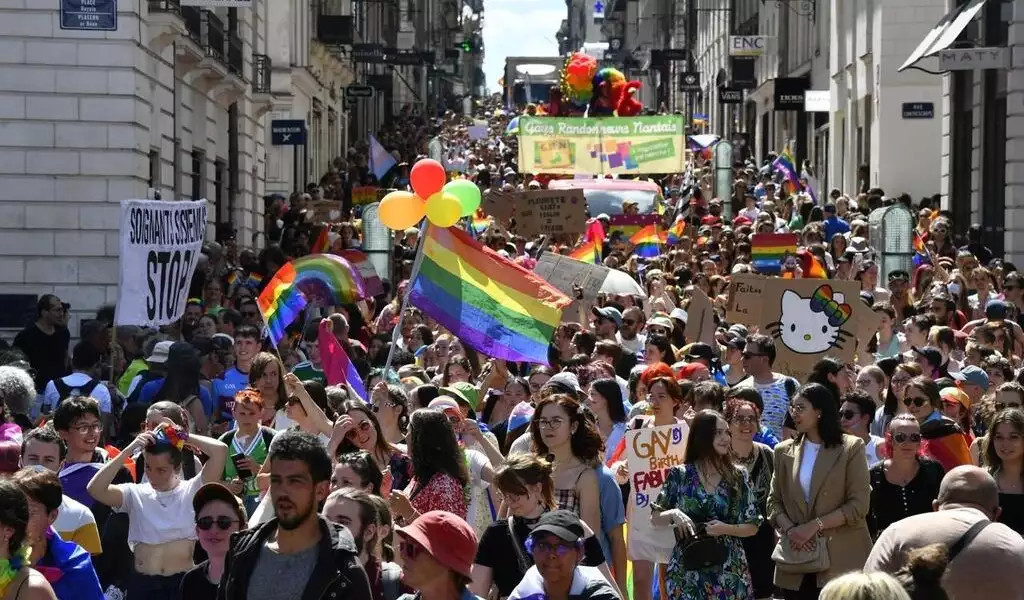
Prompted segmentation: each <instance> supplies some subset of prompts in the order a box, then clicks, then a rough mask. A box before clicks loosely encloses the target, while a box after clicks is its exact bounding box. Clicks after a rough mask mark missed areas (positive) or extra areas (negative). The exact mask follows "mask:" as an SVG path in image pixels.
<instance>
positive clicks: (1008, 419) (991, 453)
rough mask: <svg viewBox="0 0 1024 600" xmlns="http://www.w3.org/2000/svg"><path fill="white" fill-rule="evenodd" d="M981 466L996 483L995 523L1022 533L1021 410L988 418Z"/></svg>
mask: <svg viewBox="0 0 1024 600" xmlns="http://www.w3.org/2000/svg"><path fill="white" fill-rule="evenodd" d="M985 465H986V466H987V467H988V471H989V473H991V474H992V477H993V478H995V480H996V485H997V486H999V508H1000V509H1001V511H1002V512H1001V513H1000V515H999V522H1000V523H1004V524H1005V525H1006V526H1007V527H1009V528H1010V529H1013V530H1014V531H1016V532H1017V533H1020V534H1021V535H1024V533H1022V532H1024V412H1022V411H1021V410H1020V409H1019V408H1007V409H1004V410H1002V411H1000V412H998V413H996V416H995V417H994V418H993V419H992V424H991V428H990V429H989V434H988V441H987V442H986V444H985Z"/></svg>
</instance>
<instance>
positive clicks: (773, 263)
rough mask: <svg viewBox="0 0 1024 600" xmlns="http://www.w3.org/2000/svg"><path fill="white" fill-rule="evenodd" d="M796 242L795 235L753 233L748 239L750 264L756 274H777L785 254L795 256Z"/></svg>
mask: <svg viewBox="0 0 1024 600" xmlns="http://www.w3.org/2000/svg"><path fill="white" fill-rule="evenodd" d="M797 240H798V238H797V234H795V233H755V234H754V235H753V236H751V238H750V258H751V261H750V262H751V264H752V265H754V268H755V269H757V271H758V273H778V272H779V271H781V270H782V259H783V257H785V255H786V253H787V252H788V253H790V254H793V255H794V256H795V255H796V246H797Z"/></svg>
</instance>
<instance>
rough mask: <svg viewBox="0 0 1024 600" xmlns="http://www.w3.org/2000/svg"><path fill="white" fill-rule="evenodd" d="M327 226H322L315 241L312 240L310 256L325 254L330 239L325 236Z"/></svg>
mask: <svg viewBox="0 0 1024 600" xmlns="http://www.w3.org/2000/svg"><path fill="white" fill-rule="evenodd" d="M328 229H330V227H329V226H327V225H324V226H322V227H321V228H320V233H318V234H317V236H316V239H315V240H313V244H312V245H311V246H310V247H309V253H310V254H323V253H324V252H327V248H328V244H329V243H330V238H329V237H328V236H327V230H328Z"/></svg>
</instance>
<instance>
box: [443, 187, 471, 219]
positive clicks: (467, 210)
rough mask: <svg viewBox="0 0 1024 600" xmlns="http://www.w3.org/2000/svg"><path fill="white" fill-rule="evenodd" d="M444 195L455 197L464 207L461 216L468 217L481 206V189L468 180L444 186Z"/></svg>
mask: <svg viewBox="0 0 1024 600" xmlns="http://www.w3.org/2000/svg"><path fill="white" fill-rule="evenodd" d="M444 193H446V194H451V195H452V196H455V197H456V198H457V199H458V201H459V206H461V207H462V209H461V211H460V213H459V216H461V217H468V216H469V215H471V214H473V213H475V212H476V209H477V208H479V206H480V188H478V187H476V184H475V183H473V182H472V181H470V180H468V179H456V180H455V181H452V182H451V183H448V184H446V185H445V186H444Z"/></svg>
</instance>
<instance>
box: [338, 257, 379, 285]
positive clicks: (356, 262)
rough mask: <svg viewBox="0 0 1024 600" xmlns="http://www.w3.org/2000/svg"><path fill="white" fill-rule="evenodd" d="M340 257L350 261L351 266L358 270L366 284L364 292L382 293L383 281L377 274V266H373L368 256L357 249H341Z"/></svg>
mask: <svg viewBox="0 0 1024 600" xmlns="http://www.w3.org/2000/svg"><path fill="white" fill-rule="evenodd" d="M341 257H342V258H344V259H345V260H347V261H348V262H350V263H352V266H353V267H355V268H356V270H357V271H359V274H360V275H361V276H362V277H363V283H365V284H366V293H367V294H368V295H370V296H379V295H381V294H383V293H384V283H383V282H382V281H381V280H380V276H379V275H377V267H375V266H374V264H373V261H371V260H370V257H369V256H367V255H365V254H363V253H362V252H360V251H359V250H342V251H341Z"/></svg>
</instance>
